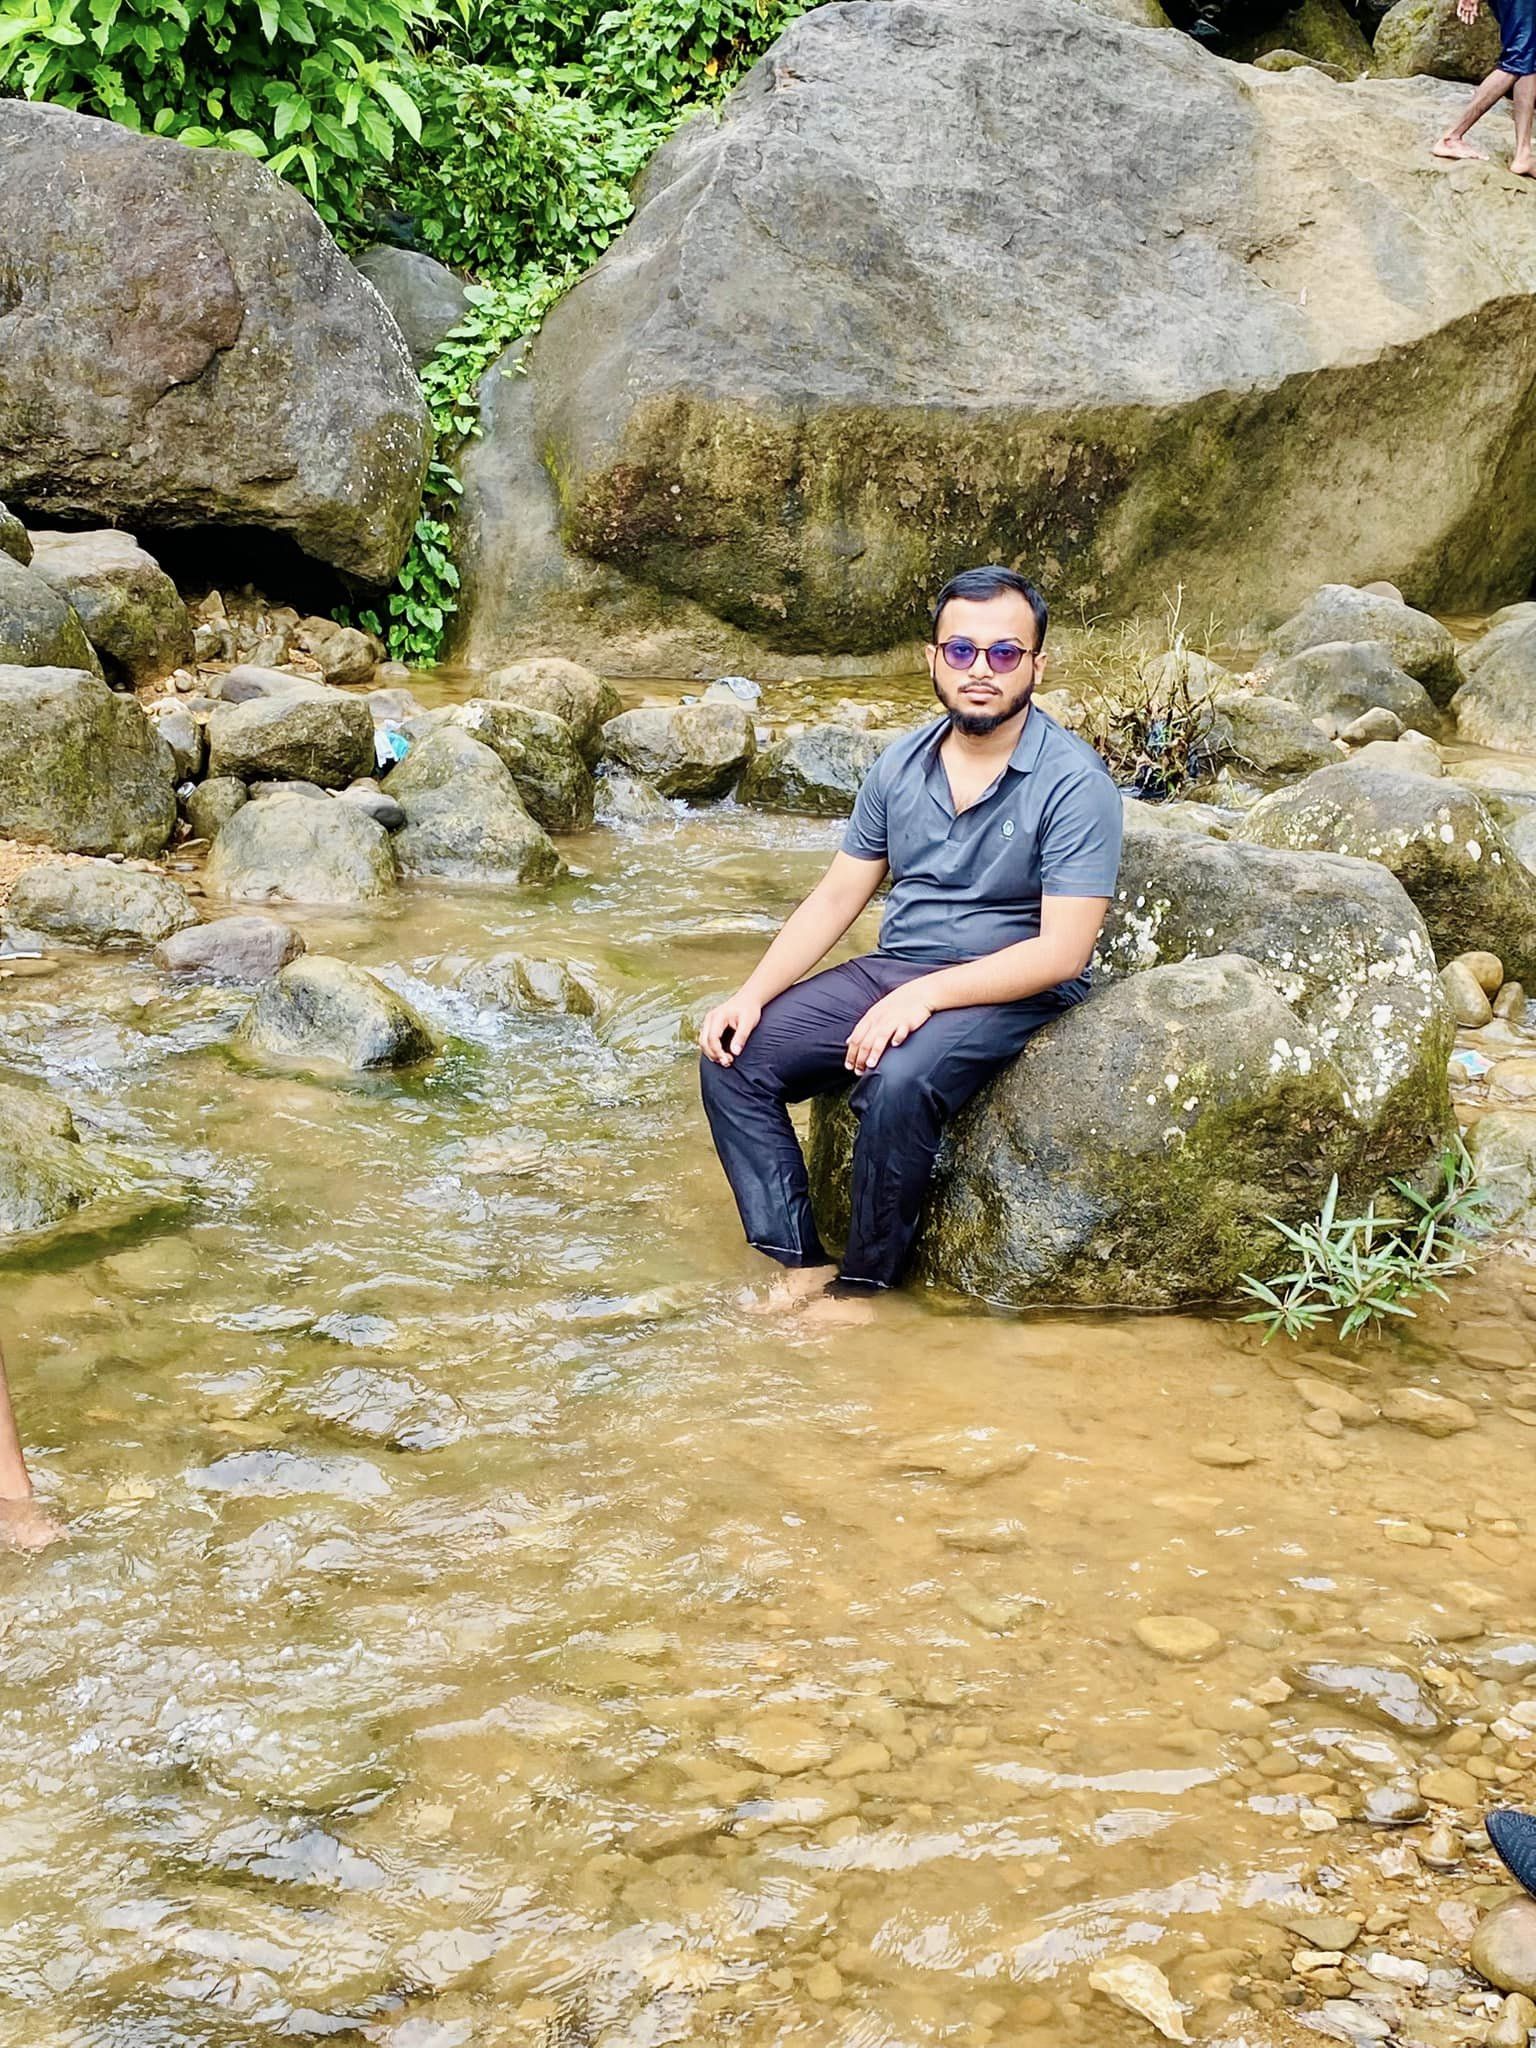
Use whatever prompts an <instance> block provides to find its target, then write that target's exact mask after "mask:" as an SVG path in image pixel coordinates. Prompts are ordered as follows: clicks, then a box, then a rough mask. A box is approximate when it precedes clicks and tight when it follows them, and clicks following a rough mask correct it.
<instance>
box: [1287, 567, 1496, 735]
mask: <svg viewBox="0 0 1536 2048" xmlns="http://www.w3.org/2000/svg"><path fill="white" fill-rule="evenodd" d="M1341 640H1356V641H1369V642H1372V643H1379V644H1380V645H1382V646H1384V647H1386V649H1387V650H1388V652H1389V653H1390V654H1391V656H1392V659H1393V661H1395V662H1396V664H1397V666H1398V667H1399V668H1400V669H1401V670H1402V671H1403V672H1404V674H1405V675H1410V676H1412V677H1413V679H1414V681H1415V682H1417V683H1422V684H1423V685H1424V688H1425V689H1426V690H1427V691H1428V692H1429V694H1430V696H1431V697H1432V698H1433V699H1434V701H1435V703H1436V704H1449V703H1450V701H1451V699H1452V697H1454V696H1455V694H1456V692H1457V691H1458V690H1459V689H1460V688H1461V684H1462V672H1461V668H1460V666H1459V664H1458V662H1457V659H1456V642H1455V641H1454V640H1453V639H1452V638H1451V635H1450V634H1449V633H1448V632H1447V631H1446V629H1445V627H1444V626H1442V625H1441V623H1440V621H1439V620H1438V619H1432V618H1431V617H1430V616H1429V614H1428V612H1419V611H1415V610H1414V609H1413V607H1412V606H1411V605H1406V604H1403V603H1401V602H1400V601H1399V600H1398V599H1397V598H1394V597H1383V596H1381V595H1380V594H1379V593H1378V592H1376V591H1372V590H1357V589H1355V588H1354V587H1353V585H1351V584H1348V583H1325V584H1324V585H1323V587H1322V589H1321V590H1318V591H1314V593H1313V594H1312V596H1311V597H1309V598H1308V599H1307V601H1306V603H1305V604H1304V605H1303V606H1302V607H1301V609H1300V611H1298V612H1295V613H1293V614H1292V616H1291V617H1290V618H1288V619H1287V620H1286V621H1285V623H1284V625H1282V626H1279V627H1277V629H1276V630H1275V632H1274V633H1273V634H1272V635H1271V636H1270V644H1271V646H1272V647H1273V648H1274V651H1275V653H1276V654H1280V655H1286V654H1301V653H1303V652H1304V651H1305V650H1306V649H1307V648H1309V647H1325V646H1328V645H1330V644H1333V643H1336V642H1338V641H1341ZM1392 709H1393V710H1396V709H1397V707H1396V705H1393V706H1392ZM1399 716H1401V714H1399ZM1404 723H1405V724H1406V723H1407V721H1406V720H1404Z"/></svg>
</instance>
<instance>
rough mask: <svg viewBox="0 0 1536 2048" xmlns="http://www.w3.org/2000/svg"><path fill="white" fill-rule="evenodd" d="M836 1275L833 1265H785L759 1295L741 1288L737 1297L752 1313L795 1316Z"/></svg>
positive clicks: (757, 1314) (756, 1314)
mask: <svg viewBox="0 0 1536 2048" xmlns="http://www.w3.org/2000/svg"><path fill="white" fill-rule="evenodd" d="M836 1278H837V1268H836V1266H786V1267H785V1268H784V1270H783V1271H782V1272H781V1273H780V1274H779V1276H778V1278H777V1279H776V1280H774V1281H773V1282H772V1283H771V1284H770V1285H769V1287H768V1288H767V1289H766V1290H765V1291H764V1292H763V1293H761V1294H759V1293H758V1291H757V1289H756V1288H755V1287H744V1288H743V1289H742V1291H741V1293H740V1294H738V1295H737V1297H736V1299H737V1302H738V1303H739V1305H740V1306H741V1307H742V1308H744V1309H746V1310H748V1311H749V1312H750V1313H751V1314H752V1315H755V1316H787V1315H795V1314H797V1313H798V1312H799V1311H800V1310H801V1309H803V1308H804V1307H805V1305H806V1303H807V1302H808V1301H814V1300H815V1299H816V1297H817V1295H818V1294H825V1293H826V1291H827V1289H828V1288H829V1287H830V1286H831V1285H832V1282H833V1281H834V1280H835V1279H836Z"/></svg>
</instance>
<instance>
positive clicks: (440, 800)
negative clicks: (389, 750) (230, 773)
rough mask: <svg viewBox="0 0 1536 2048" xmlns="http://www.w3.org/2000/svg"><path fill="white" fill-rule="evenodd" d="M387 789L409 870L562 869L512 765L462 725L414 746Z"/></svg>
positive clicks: (426, 873) (538, 877)
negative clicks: (397, 813) (398, 813)
mask: <svg viewBox="0 0 1536 2048" xmlns="http://www.w3.org/2000/svg"><path fill="white" fill-rule="evenodd" d="M384 789H385V794H386V795H387V796H392V797H393V798H394V799H395V801H396V802H397V803H398V804H400V805H401V806H402V808H403V809H404V811H405V825H404V827H403V829H402V830H401V831H400V832H398V833H397V834H396V836H395V841H394V844H395V846H396V848H397V849H398V852H399V857H400V866H401V868H402V870H403V872H404V873H405V874H407V875H410V876H423V877H432V878H435V879H437V880H440V881H451V882H498V883H508V882H513V883H520V882H548V881H552V880H553V879H554V877H555V876H556V875H557V874H558V873H559V872H560V856H559V854H558V853H556V851H555V849H554V846H553V844H552V843H551V841H550V839H549V837H548V835H547V834H546V833H545V832H544V831H543V829H542V828H541V827H540V826H538V825H536V824H535V823H534V821H533V819H532V818H531V817H530V816H529V815H528V811H527V808H526V807H525V805H524V803H523V800H522V798H521V797H520V796H519V795H518V793H517V785H516V783H515V782H514V781H513V780H512V777H511V774H510V773H509V771H508V770H507V768H506V766H505V765H504V764H503V762H502V761H501V760H500V759H499V758H498V756H497V755H496V754H495V753H493V752H492V750H491V749H490V748H489V747H487V746H483V745H482V744H481V743H480V741H479V740H477V739H474V738H473V737H472V736H471V735H470V734H469V733H467V732H465V731H463V729H462V728H461V727H459V726H454V725H443V726H440V727H439V728H438V729H437V730H436V731H435V732H433V733H431V734H429V735H428V737H427V738H426V739H424V740H422V741H421V742H420V743H419V744H418V745H417V746H414V747H412V749H411V751H410V752H409V753H408V754H407V755H406V757H405V759H404V760H403V761H402V762H401V763H400V765H399V767H398V768H395V769H392V770H391V772H390V774H389V776H388V778H387V780H386V782H385V785H384ZM339 808H342V809H349V808H351V806H347V805H343V806H340V807H339ZM237 822H238V820H237Z"/></svg>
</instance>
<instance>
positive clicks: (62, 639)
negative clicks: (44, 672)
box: [0, 548, 101, 676]
mask: <svg viewBox="0 0 1536 2048" xmlns="http://www.w3.org/2000/svg"><path fill="white" fill-rule="evenodd" d="M0 663H12V664H14V665H16V666H17V667H20V668H78V669H84V670H85V671H86V672H87V673H88V674H90V675H93V676H99V675H100V674H101V663H100V661H99V660H98V659H97V656H96V650H95V648H94V647H92V645H91V643H90V641H89V639H87V637H86V631H85V627H84V626H83V625H82V623H81V621H80V618H79V616H78V614H77V613H76V611H75V609H74V607H73V605H71V604H70V603H69V601H68V600H67V599H66V598H63V597H60V595H59V593H58V592H57V591H56V590H55V589H54V587H53V585H52V584H51V583H50V582H48V580H47V578H46V577H44V576H41V575H39V574H38V572H37V570H36V569H35V568H30V567H27V568H24V567H23V566H22V564H21V563H20V562H19V561H18V560H17V559H16V556H15V555H14V554H13V553H11V552H10V551H9V550H8V549H4V548H0Z"/></svg>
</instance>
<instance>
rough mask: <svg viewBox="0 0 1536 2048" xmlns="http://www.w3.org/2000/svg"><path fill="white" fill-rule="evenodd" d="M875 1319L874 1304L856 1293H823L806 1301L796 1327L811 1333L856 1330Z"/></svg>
mask: <svg viewBox="0 0 1536 2048" xmlns="http://www.w3.org/2000/svg"><path fill="white" fill-rule="evenodd" d="M874 1320H875V1304H874V1303H873V1302H872V1301H864V1300H861V1299H860V1298H859V1297H858V1296H856V1295H848V1294H824V1295H823V1296H822V1297H821V1299H820V1301H812V1302H809V1303H807V1305H806V1307H805V1310H804V1312H803V1313H802V1315H801V1317H800V1321H799V1325H798V1327H799V1328H800V1329H801V1330H809V1331H811V1332H813V1333H815V1332H819V1331H822V1330H857V1329H861V1328H862V1327H863V1326H864V1325H865V1324H866V1323H872V1322H873V1321H874Z"/></svg>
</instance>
